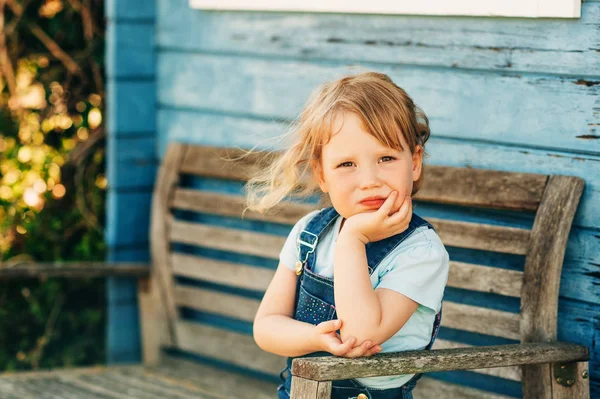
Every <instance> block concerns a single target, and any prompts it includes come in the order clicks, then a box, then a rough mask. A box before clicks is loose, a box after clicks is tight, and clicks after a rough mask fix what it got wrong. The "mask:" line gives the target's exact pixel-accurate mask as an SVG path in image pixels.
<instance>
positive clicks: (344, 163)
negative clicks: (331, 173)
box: [338, 162, 354, 168]
mask: <svg viewBox="0 0 600 399" xmlns="http://www.w3.org/2000/svg"><path fill="white" fill-rule="evenodd" d="M352 165H354V163H352V162H342V163H341V164H339V165H338V168H348V167H350V166H352Z"/></svg>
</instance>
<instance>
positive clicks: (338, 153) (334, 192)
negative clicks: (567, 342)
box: [316, 112, 423, 219]
mask: <svg viewBox="0 0 600 399" xmlns="http://www.w3.org/2000/svg"><path fill="white" fill-rule="evenodd" d="M333 127H334V130H333V131H334V132H338V133H336V134H335V135H333V136H332V137H331V139H330V140H329V142H328V143H327V144H325V145H324V146H323V150H322V153H321V164H320V165H318V166H317V170H316V175H317V179H318V182H319V186H320V187H321V190H322V191H323V192H325V193H328V194H329V198H330V199H331V203H332V204H333V207H334V208H335V209H336V211H337V212H338V213H339V214H340V215H342V216H343V217H344V218H346V219H347V218H349V217H350V216H352V215H355V214H357V213H363V212H374V211H376V210H377V209H379V208H380V207H381V205H382V204H383V202H384V201H385V199H386V198H387V197H388V196H389V195H390V194H391V192H392V191H394V190H396V191H398V198H397V200H396V203H395V204H394V207H393V210H394V211H396V210H398V209H399V208H400V205H402V202H403V201H404V198H405V197H407V196H410V195H411V193H412V187H413V182H414V181H416V180H418V179H419V176H420V175H421V165H422V156H423V149H422V147H421V146H417V147H416V149H415V152H414V154H411V153H410V149H409V148H408V144H406V141H405V140H404V137H401V140H402V147H403V148H404V150H403V151H399V150H395V149H393V148H390V147H387V146H386V145H385V144H383V143H381V142H379V141H378V140H377V139H376V138H375V137H373V136H371V135H370V134H369V133H367V132H365V131H364V130H363V128H362V126H361V121H360V119H359V118H358V116H356V115H355V114H353V113H348V112H347V113H344V114H343V115H339V116H338V117H337V118H336V121H335V123H334V126H333ZM340 127H341V128H340Z"/></svg>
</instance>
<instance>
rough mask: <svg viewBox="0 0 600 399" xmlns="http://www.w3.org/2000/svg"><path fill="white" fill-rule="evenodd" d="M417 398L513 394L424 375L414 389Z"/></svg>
mask: <svg viewBox="0 0 600 399" xmlns="http://www.w3.org/2000/svg"><path fill="white" fill-rule="evenodd" d="M413 396H414V398H415V399H430V398H435V399H456V398H461V399H509V398H512V396H505V395H499V394H493V393H490V392H487V391H483V390H479V389H474V388H469V387H465V386H461V385H457V384H452V383H449V382H445V381H439V380H434V379H433V378H430V377H427V375H425V376H423V377H422V378H421V379H420V380H419V382H418V383H417V386H416V387H415V389H414V390H413Z"/></svg>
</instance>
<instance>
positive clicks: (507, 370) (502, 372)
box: [432, 338, 522, 381]
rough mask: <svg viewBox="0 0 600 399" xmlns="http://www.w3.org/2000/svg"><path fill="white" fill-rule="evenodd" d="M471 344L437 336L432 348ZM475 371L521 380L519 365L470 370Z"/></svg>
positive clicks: (457, 346)
mask: <svg viewBox="0 0 600 399" xmlns="http://www.w3.org/2000/svg"><path fill="white" fill-rule="evenodd" d="M471 347H473V345H467V344H463V343H462V342H453V341H447V340H445V339H440V338H437V339H436V340H435V342H434V343H433V347H432V349H452V348H471ZM472 371H473V372H475V373H480V374H486V375H492V376H494V377H501V378H506V379H507V380H513V381H521V378H522V375H521V367H519V366H509V367H490V368H485V369H477V370H472Z"/></svg>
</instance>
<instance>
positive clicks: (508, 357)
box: [292, 342, 589, 381]
mask: <svg viewBox="0 0 600 399" xmlns="http://www.w3.org/2000/svg"><path fill="white" fill-rule="evenodd" d="M588 359H589V350H588V348H587V347H585V346H581V345H575V344H569V343H563V342H554V343H529V344H515V345H495V346H481V347H471V348H456V349H439V350H429V351H406V352H398V353H393V354H391V353H390V354H381V355H375V356H371V357H365V358H357V359H348V358H338V357H312V358H298V359H294V360H293V362H292V374H293V375H295V376H299V377H302V378H308V379H311V380H316V381H329V380H337V379H342V378H363V377H375V376H383V375H400V374H414V373H430V372H437V371H448V370H474V369H480V368H487V367H505V366H515V365H520V364H537V363H550V362H567V361H584V360H588Z"/></svg>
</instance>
